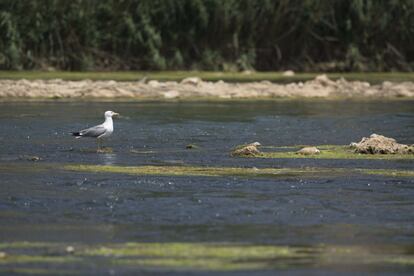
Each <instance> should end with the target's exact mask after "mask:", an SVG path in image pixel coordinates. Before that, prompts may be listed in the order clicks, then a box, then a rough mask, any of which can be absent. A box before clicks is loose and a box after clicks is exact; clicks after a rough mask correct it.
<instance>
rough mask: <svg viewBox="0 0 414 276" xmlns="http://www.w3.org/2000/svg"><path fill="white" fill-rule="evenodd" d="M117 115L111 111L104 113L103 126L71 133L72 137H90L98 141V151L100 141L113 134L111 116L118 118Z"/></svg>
mask: <svg viewBox="0 0 414 276" xmlns="http://www.w3.org/2000/svg"><path fill="white" fill-rule="evenodd" d="M118 115H119V114H118V113H115V112H113V111H106V112H105V122H103V124H100V125H97V126H94V127H90V128H87V129H84V130H81V131H78V132H72V135H73V136H75V137H76V138H81V137H91V138H96V140H97V141H98V151H99V150H100V149H101V139H102V138H106V137H108V136H110V135H111V134H112V132H114V123H113V121H112V116H118Z"/></svg>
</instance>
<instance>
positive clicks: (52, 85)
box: [0, 75, 414, 100]
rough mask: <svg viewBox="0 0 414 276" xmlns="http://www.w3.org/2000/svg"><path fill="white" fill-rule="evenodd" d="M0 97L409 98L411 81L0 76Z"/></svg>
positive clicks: (413, 85)
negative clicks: (23, 77) (286, 80)
mask: <svg viewBox="0 0 414 276" xmlns="http://www.w3.org/2000/svg"><path fill="white" fill-rule="evenodd" d="M0 98H2V99H3V100H7V99H11V100H13V99H33V98H35V99H119V98H122V99H143V100H144V99H155V100H161V99H183V100H186V99H187V100H188V99H267V98H322V99H337V98H339V99H347V98H368V99H369V98H372V99H379V98H383V99H390V98H410V99H412V98H414V82H411V81H405V82H390V81H383V82H381V83H378V84H371V83H369V82H367V81H348V80H346V79H344V78H340V79H337V80H332V79H330V78H329V77H328V76H327V75H319V76H317V77H315V78H314V79H312V80H308V81H304V82H302V81H299V82H291V83H287V84H281V83H274V82H270V81H267V80H262V81H254V82H225V81H222V80H219V81H204V80H202V79H201V78H199V77H189V78H184V79H183V80H181V81H158V80H148V79H145V78H144V79H142V80H139V81H115V80H79V81H70V80H62V79H51V80H47V79H46V80H43V79H40V80H27V79H21V80H12V79H7V80H0Z"/></svg>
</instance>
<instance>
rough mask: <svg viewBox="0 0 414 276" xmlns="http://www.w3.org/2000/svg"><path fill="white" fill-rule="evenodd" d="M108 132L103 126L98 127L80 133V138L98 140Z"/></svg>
mask: <svg viewBox="0 0 414 276" xmlns="http://www.w3.org/2000/svg"><path fill="white" fill-rule="evenodd" d="M105 132H106V128H105V127H104V126H103V125H97V126H94V127H90V128H87V129H84V130H81V131H79V136H82V137H94V138H97V137H99V136H101V135H102V134H104V133H105Z"/></svg>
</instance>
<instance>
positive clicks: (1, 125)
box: [0, 101, 414, 275]
mask: <svg viewBox="0 0 414 276" xmlns="http://www.w3.org/2000/svg"><path fill="white" fill-rule="evenodd" d="M106 110H113V111H115V112H118V113H120V114H121V117H120V118H115V122H114V124H115V131H114V134H113V136H112V137H111V138H110V139H109V140H108V141H105V146H107V147H110V148H112V150H113V152H111V153H96V152H94V149H95V148H96V143H95V141H93V140H88V139H74V138H73V137H71V136H70V134H69V133H70V132H71V131H76V130H79V129H82V128H85V127H89V126H92V125H95V124H98V123H101V121H102V120H103V112H104V111H106ZM371 133H378V134H382V135H385V136H390V137H393V138H395V139H397V141H399V142H401V143H409V144H412V143H414V140H413V139H414V138H413V137H414V102H413V101H388V102H381V101H366V102H365V101H362V102H357V101H270V102H269V101H267V102H264V101H257V102H253V101H238V102H226V101H225V102H185V103H179V102H170V103H166V102H101V103H98V102H7V103H6V102H5V103H0V166H1V169H0V183H1V189H0V242H1V243H2V244H3V246H2V247H0V251H1V250H2V249H1V248H4V251H5V252H6V253H7V254H8V255H10V256H13V254H20V255H24V254H31V251H30V250H31V249H30V248H29V249H28V248H23V249H21V250H22V251H21V252H20V251H16V252H17V253H13V252H15V251H13V250H16V249H15V248H14V249H13V248H11V249H10V248H8V246H10V247H13V245H16V244H18V243H19V242H23V241H25V242H27V244H28V246H30V244H35V243H39V242H43V243H45V244H46V245H45V247H46V248H45V249H43V251H40V253H39V252H36V253H35V254H40V255H42V256H44V255H45V254H46V255H47V254H48V253H47V252H49V253H50V249H49V251H48V249H47V247H48V246H52V247H53V246H54V245H56V244H63V245H64V246H67V245H76V246H81V247H82V246H86V247H87V246H91V247H94V246H95V247H96V246H101V245H108V246H111V245H117V244H120V245H125V244H126V243H130V242H135V243H148V244H155V243H157V244H161V246H162V245H163V244H171V243H177V244H189V245H194V244H198V243H202V244H207V245H208V244H222V245H229V244H230V245H267V246H286V247H288V248H295V247H298V246H300V247H305V248H315V247H317V248H320V247H323V248H327V247H329V248H339V249H338V250H345V249H344V248H348V249H349V248H351V249H349V250H351V252H353V251H352V250H356V251H357V252H358V254H360V255H358V256H360V257H361V258H363V257H364V256H367V255H366V254H368V255H369V257H367V259H368V261H367V262H363V261H361V260H353V259H352V258H348V259H347V261H344V262H341V258H340V257H338V258H336V259H335V261H326V259H327V258H328V257H326V254H328V255H329V252H330V251H329V252H328V251H326V252H324V253H323V254H325V255H324V256H325V257H324V260H325V261H324V262H322V263H321V261H320V258H319V257H320V254H321V253H320V252H319V253H318V258H317V260H316V259H315V258H311V259H307V260H306V262H302V263H301V264H300V265H298V264H297V263H295V262H293V263H292V262H290V261H289V259H283V260H280V259H272V260H271V261H267V263H266V266H264V265H263V266H259V267H257V268H246V269H243V268H234V269H233V268H232V267H230V268H227V269H226V268H225V267H224V266H223V269H221V268H220V267H207V268H206V267H203V266H202V265H201V266H200V267H198V266H193V265H190V266H186V265H185V264H183V265H177V264H174V265H171V266H169V265H165V264H161V265H160V266H157V265H150V266H146V265H142V264H141V265H136V264H135V265H130V264H128V263H126V264H123V265H113V266H112V265H108V264H107V265H103V266H100V265H99V262H97V261H96V260H95V259H88V258H83V259H82V260H81V261H79V262H78V263H75V264H73V263H71V264H66V263H58V264H56V263H54V264H53V265H51V264H50V263H49V262H47V261H45V262H17V261H16V262H12V261H10V262H9V261H7V258H6V259H5V260H6V261H4V260H3V263H2V260H1V259H0V269H1V270H0V272H1V271H3V272H8V273H9V274H13V273H16V274H20V273H22V274H25V273H26V272H27V273H29V272H30V271H29V270H30V269H47V268H51V267H52V268H54V269H55V270H56V271H58V272H59V271H63V270H64V271H67V272H71V273H75V274H76V273H81V274H97V275H101V274H106V273H109V274H114V273H115V274H117V272H118V273H134V272H136V271H137V269H138V270H139V271H141V272H146V273H177V274H178V275H180V273H182V272H183V271H185V272H186V273H188V274H203V275H204V274H216V273H218V274H227V273H228V274H235V275H236V274H237V275H238V274H240V273H246V275H249V274H250V273H252V272H255V273H257V274H266V275H267V274H268V275H273V273H274V272H276V271H277V272H283V273H287V274H292V275H296V274H303V273H306V274H309V273H322V274H323V273H332V272H335V273H341V272H342V273H351V272H352V273H355V272H356V273H360V274H370V273H380V274H381V273H382V274H384V275H385V274H387V275H388V274H393V273H401V274H407V275H408V274H411V273H414V212H413V210H414V179H413V178H410V177H385V176H379V175H358V176H356V175H349V176H347V175H345V176H344V175H343V176H322V177H318V178H316V177H312V178H306V177H280V178H255V177H236V176H228V177H206V176H204V177H201V176H197V177H196V176H159V175H152V176H151V175H128V174H111V173H84V172H69V171H64V170H59V169H47V168H50V167H53V168H56V166H59V165H66V164H93V165H114V166H144V165H153V166H171V165H174V166H186V165H188V166H209V167H246V168H252V167H256V168H269V167H276V168H290V167H292V168H298V167H300V168H302V167H324V168H326V167H328V168H330V167H332V168H375V169H403V170H413V169H414V162H413V161H412V160H314V159H253V158H234V157H231V156H230V155H229V152H230V149H231V148H232V147H234V146H236V145H239V144H244V143H249V142H254V141H259V142H260V143H261V144H262V145H264V146H287V145H321V144H338V145H341V144H349V143H350V142H352V141H359V140H360V139H361V137H363V136H368V135H370V134H371ZM188 144H194V145H197V147H198V148H197V149H186V145H188ZM30 156H38V157H40V158H41V160H40V161H37V162H34V161H31V160H29V159H30V158H31V157H30ZM76 246H75V248H76ZM390 249H392V250H391V251H392V252H395V254H394V255H392V256H391V258H393V260H395V261H393V262H388V263H387V262H383V261H381V260H382V259H381V258H383V259H387V258H388V257H389V256H388V255H386V254H388V253H389V250H390ZM45 252H46V253H45ZM335 252H336V253H337V251H335ZM367 252H368V253H367ZM336 253H335V254H336ZM335 254H334V255H335ZM311 255H312V254H311ZM351 255H352V254H351ZM312 256H313V255H312ZM335 256H337V255H335ZM372 256H376V257H378V256H379V257H378V258H374V257H372ZM348 257H349V256H348ZM371 257H372V258H373V260H371V261H369V260H370V259H369V258H371ZM358 258H359V257H358ZM328 259H329V258H328ZM388 259H389V258H388ZM243 261H245V262H249V260H248V259H247V260H243ZM269 262H273V264H277V265H269ZM25 269H26V270H25ZM28 271H29V272H28ZM38 272H39V271H38ZM41 272H42V270H40V274H42V273H41Z"/></svg>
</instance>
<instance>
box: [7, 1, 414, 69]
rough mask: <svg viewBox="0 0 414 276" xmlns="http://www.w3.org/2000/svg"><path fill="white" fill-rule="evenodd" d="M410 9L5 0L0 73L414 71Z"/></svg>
mask: <svg viewBox="0 0 414 276" xmlns="http://www.w3.org/2000/svg"><path fill="white" fill-rule="evenodd" d="M28 11H30V12H28ZM413 12H414V2H413V1H410V0H397V1H381V2H380V3H378V1H375V0H364V1H362V0H340V1H317V0H308V1H287V0H283V1H272V0H257V1H251V0H197V1H195V0H183V1H181V0H171V1H160V0H156V1H154V0H141V1H114V0H105V1H102V0H91V1H80V0H78V1H65V0H55V1H15V0H4V1H1V2H0V69H3V70H4V69H5V70H9V69H17V70H22V69H45V70H55V69H60V70H166V69H168V70H177V69H181V70H189V69H197V70H223V71H237V70H254V69H255V70H262V71H263V70H266V71H268V70H285V69H292V70H295V71H299V70H300V71H395V70H399V71H411V70H413V58H414V53H413V51H412V49H413V48H414V29H413V28H412V26H413V23H414V22H413V16H412V14H413Z"/></svg>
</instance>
